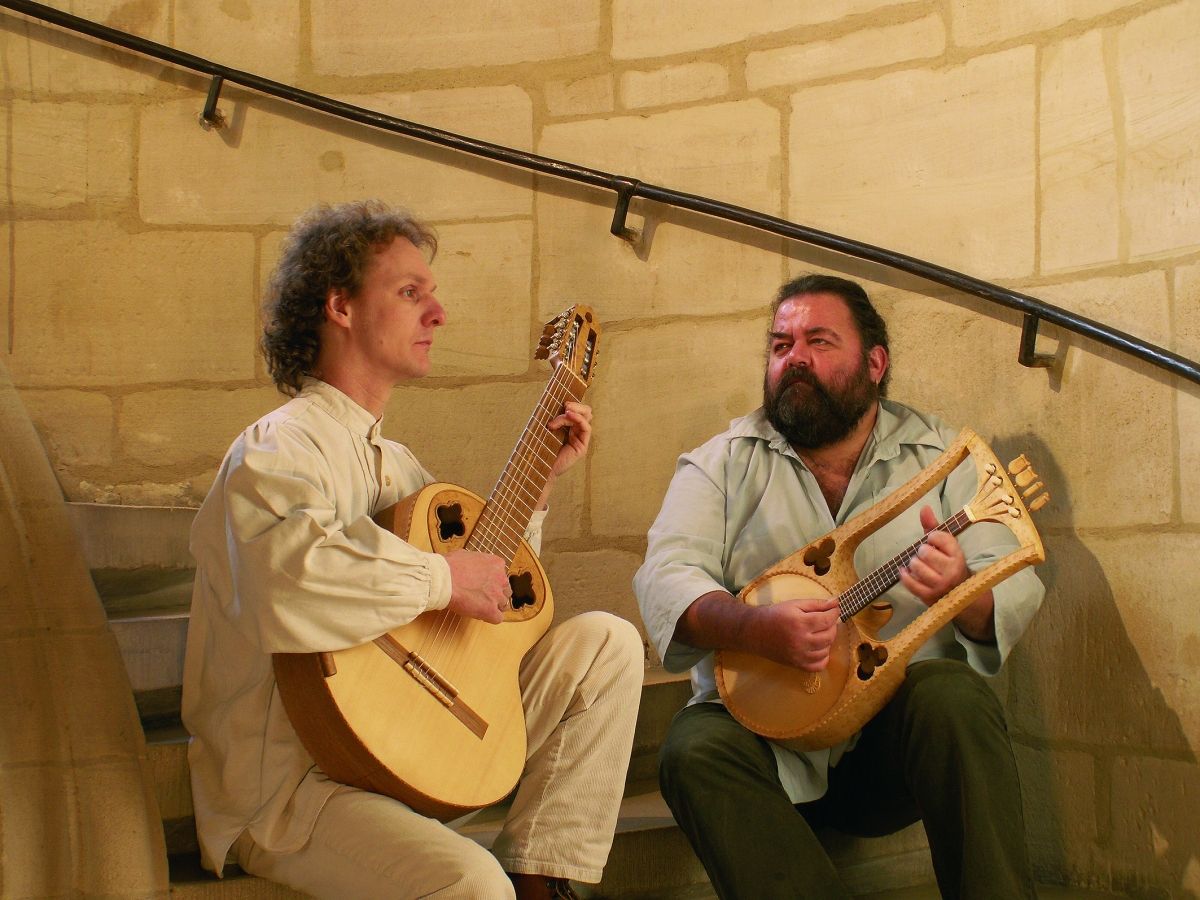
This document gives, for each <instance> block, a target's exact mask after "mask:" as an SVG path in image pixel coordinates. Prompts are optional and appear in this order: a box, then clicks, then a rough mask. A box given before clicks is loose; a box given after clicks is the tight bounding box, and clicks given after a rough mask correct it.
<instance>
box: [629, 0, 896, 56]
mask: <svg viewBox="0 0 1200 900" xmlns="http://www.w3.org/2000/svg"><path fill="white" fill-rule="evenodd" d="M898 3H899V0H828V2H825V3H777V2H774V0H746V2H744V3H741V4H739V5H738V8H737V14H736V15H731V14H730V9H729V5H728V4H727V3H722V2H721V0H614V2H613V12H612V15H613V48H612V55H613V58H614V59H638V58H641V57H649V56H669V55H671V54H673V53H685V52H687V51H689V50H700V49H703V48H705V47H718V46H720V45H722V44H736V43H738V42H739V41H744V40H746V39H747V38H752V37H757V36H758V35H766V34H772V33H774V32H778V31H787V30H788V29H791V28H797V27H799V26H802V25H816V24H819V23H821V22H833V21H836V20H838V19H841V18H843V17H846V16H853V15H858V14H860V13H867V12H871V11H872V10H876V9H882V8H884V7H888V6H896V5H898Z"/></svg>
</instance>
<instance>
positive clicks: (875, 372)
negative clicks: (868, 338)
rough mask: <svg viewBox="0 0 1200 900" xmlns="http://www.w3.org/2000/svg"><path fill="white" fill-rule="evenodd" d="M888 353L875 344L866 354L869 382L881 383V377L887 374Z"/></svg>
mask: <svg viewBox="0 0 1200 900" xmlns="http://www.w3.org/2000/svg"><path fill="white" fill-rule="evenodd" d="M889 362H890V361H889V360H888V352H887V351H886V350H884V349H883V347H882V346H880V345H879V344H876V345H875V346H874V347H872V348H871V352H870V353H868V354H867V364H868V374H869V375H870V376H871V380H872V381H873V382H875V383H876V384H879V382H881V381H883V375H884V373H885V372H887V367H888V364H889Z"/></svg>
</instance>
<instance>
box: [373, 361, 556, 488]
mask: <svg viewBox="0 0 1200 900" xmlns="http://www.w3.org/2000/svg"><path fill="white" fill-rule="evenodd" d="M549 377H550V375H549V370H548V369H547V370H545V380H542V379H539V380H536V381H520V382H490V383H487V384H477V385H469V386H464V387H424V386H421V385H420V384H419V383H416V382H409V383H407V384H404V385H401V386H400V387H398V388H396V390H395V391H393V392H392V399H391V401H390V402H389V403H388V406H387V412H386V413H385V414H384V417H383V434H384V437H387V438H389V439H390V440H393V441H399V442H400V443H402V444H404V445H405V446H406V447H408V448H409V449H410V450H412V451H413V453H415V454H416V456H417V459H419V460H420V461H421V464H422V465H423V466H424V467H425V468H426V469H427V470H428V471H429V472H431V473H432V474H433V477H434V478H436V479H437V480H438V481H446V482H449V483H451V484H457V485H461V486H462V487H465V488H467V489H468V490H471V491H474V492H475V493H476V494H479V495H480V496H481V497H483V498H484V499H485V500H486V499H487V497H488V495H489V494H490V493H491V491H492V488H493V487H495V485H496V480H497V479H498V478H499V477H500V473H501V472H502V471H503V469H504V464H505V463H506V462H507V461H508V458H509V456H511V455H512V452H513V449H514V448H515V447H516V445H517V440H518V438H520V436H521V432H522V431H523V430H524V428H525V424H526V423H527V422H528V421H529V416H530V414H531V413H532V412H533V410H534V407H535V406H536V405H537V402H538V400H539V399H540V398H541V396H542V391H543V390H544V389H545V387H546V381H548V380H549Z"/></svg>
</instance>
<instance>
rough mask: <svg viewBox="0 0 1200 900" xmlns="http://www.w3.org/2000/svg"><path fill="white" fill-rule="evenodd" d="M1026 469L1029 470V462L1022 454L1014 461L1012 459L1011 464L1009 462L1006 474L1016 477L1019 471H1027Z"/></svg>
mask: <svg viewBox="0 0 1200 900" xmlns="http://www.w3.org/2000/svg"><path fill="white" fill-rule="evenodd" d="M1028 468H1029V460H1027V459H1026V458H1025V454H1024V453H1022V454H1021V455H1020V456H1018V457H1017V458H1016V459H1014V460H1013V461H1012V462H1010V463H1009V464H1008V474H1009V475H1016V474H1017V473H1018V472H1020V471H1021V470H1023V469H1028Z"/></svg>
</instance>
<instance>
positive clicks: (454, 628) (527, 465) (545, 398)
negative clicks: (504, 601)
mask: <svg viewBox="0 0 1200 900" xmlns="http://www.w3.org/2000/svg"><path fill="white" fill-rule="evenodd" d="M563 370H564V367H562V366H560V367H559V368H558V369H556V370H555V372H554V375H553V376H552V377H551V379H550V383H549V384H548V385H547V386H546V389H545V391H544V392H543V394H542V397H541V399H540V400H539V402H538V405H537V407H536V408H535V409H534V413H533V415H532V416H531V417H530V421H529V423H528V424H527V425H526V427H525V430H524V432H522V435H521V438H520V440H518V442H517V446H516V448H515V449H514V451H513V454H512V456H511V457H509V461H508V462H507V463H506V464H505V467H504V470H503V471H502V472H501V474H500V478H499V479H498V481H497V483H496V487H495V488H494V489H493V491H492V496H491V499H490V500H489V502H488V503H487V504H486V505H485V507H484V511H483V514H482V515H481V516H480V521H479V522H477V523H476V526H475V529H473V531H472V535H471V540H470V543H471V544H473V545H474V549H477V550H479V551H481V552H490V553H495V552H496V551H497V550H500V551H501V552H500V553H498V554H497V555H500V556H502V557H503V558H504V559H505V561H506V562H507V563H508V564H509V565H511V564H512V561H513V559H514V557H515V556H516V552H517V550H518V549H519V548H520V541H521V539H522V538H523V536H524V529H520V531H521V534H517V530H518V529H517V525H518V520H517V519H515V518H514V517H513V515H512V514H511V513H510V512H509V511H508V510H506V508H505V503H506V502H507V504H508V505H509V506H513V507H516V506H517V505H518V503H520V505H521V506H522V507H524V512H525V514H526V516H527V518H526V522H527V523H528V516H531V515H532V513H533V507H536V498H535V499H534V503H533V506H530V504H529V503H528V501H527V500H522V498H521V497H520V492H519V490H518V488H519V487H520V482H519V481H518V479H521V478H523V479H525V480H529V478H530V474H529V473H530V471H531V462H532V456H531V453H533V452H536V451H535V450H534V443H535V442H536V443H537V444H540V445H541V447H542V449H544V450H549V449H550V448H549V446H548V445H547V443H546V435H549V434H550V431H549V429H548V428H547V427H546V426H547V424H548V423H549V421H550V420H551V419H553V418H554V417H555V415H557V414H558V413H555V412H554V410H555V409H556V408H557V409H558V410H561V409H562V408H563V405H564V402H563V401H564V399H565V398H564V395H566V396H571V392H570V391H569V390H568V388H567V386H566V385H564V384H563V383H562V382H561V380H560V378H559V375H560V372H562V371H563ZM539 461H540V462H541V463H542V465H543V466H544V465H546V463H545V461H544V460H541V459H540V454H539ZM544 477H546V478H548V477H549V473H548V472H547V473H546V475H545V476H544ZM525 494H526V495H530V494H531V492H530V491H528V490H526V491H525ZM539 494H540V491H539ZM476 533H478V535H479V538H478V540H476ZM449 618H453V619H454V621H453V622H452V623H450V627H449V628H446V629H445V632H444V634H443V629H442V628H440V627H439V629H438V635H437V637H436V638H435V642H434V646H433V647H432V648H431V649H430V651H429V653H430V656H429V657H428V659H429V660H430V664H431V665H434V666H435V667H440V668H441V669H442V671H443V672H444V673H445V674H446V676H447V677H452V676H453V674H454V673H456V672H457V670H458V668H459V666H460V664H461V660H462V659H463V658H464V657H465V656H467V655H468V653H467V651H468V650H469V645H471V644H473V643H474V641H472V640H464V641H461V642H459V641H457V640H456V639H457V637H458V635H459V633H460V632H461V630H462V629H463V628H464V627H466V626H464V625H463V623H462V622H461V621H460V619H461V617H459V616H451V617H449ZM456 644H457V652H455V647H456ZM447 648H448V650H447ZM443 652H448V654H449V658H447V659H446V660H444V661H443V660H442V659H441V656H442V654H443ZM435 659H436V660H437V663H436V664H435V663H434V660H435Z"/></svg>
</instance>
